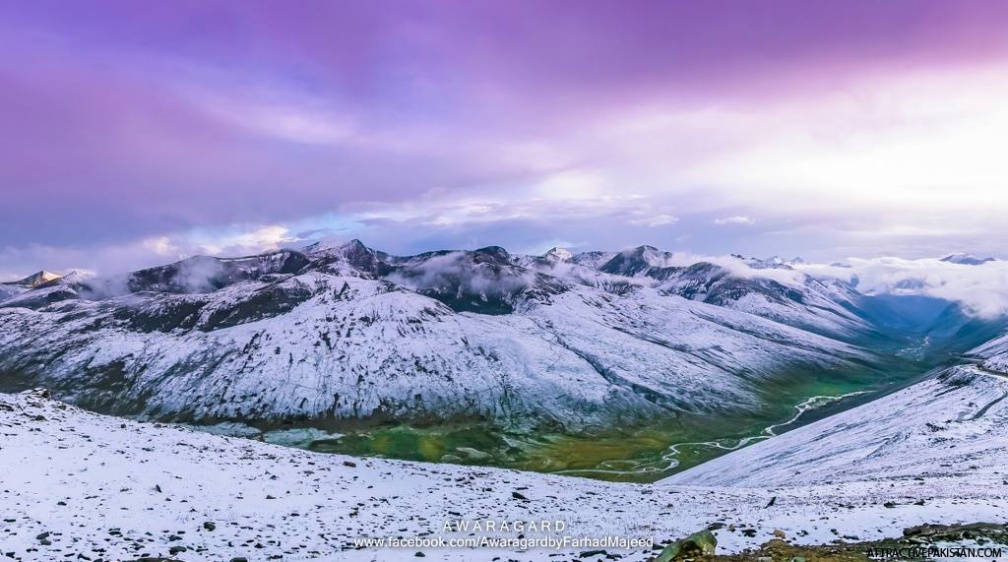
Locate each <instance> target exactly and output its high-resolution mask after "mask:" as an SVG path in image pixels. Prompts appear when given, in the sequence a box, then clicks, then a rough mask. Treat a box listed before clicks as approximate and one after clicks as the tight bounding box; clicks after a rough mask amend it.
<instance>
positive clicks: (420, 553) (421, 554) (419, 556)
mask: <svg viewBox="0 0 1008 562" xmlns="http://www.w3.org/2000/svg"><path fill="white" fill-rule="evenodd" d="M413 556H416V557H417V558H423V557H425V556H427V555H426V554H424V553H422V552H420V551H419V550H418V551H417V553H416V554H414V555H413Z"/></svg>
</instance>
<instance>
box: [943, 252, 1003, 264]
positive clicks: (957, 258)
mask: <svg viewBox="0 0 1008 562" xmlns="http://www.w3.org/2000/svg"><path fill="white" fill-rule="evenodd" d="M941 261H943V262H947V263H955V264H959V265H983V264H985V263H987V262H992V261H997V260H995V259H994V258H978V257H976V256H974V255H973V254H948V255H947V256H945V257H943V258H942V259H941Z"/></svg>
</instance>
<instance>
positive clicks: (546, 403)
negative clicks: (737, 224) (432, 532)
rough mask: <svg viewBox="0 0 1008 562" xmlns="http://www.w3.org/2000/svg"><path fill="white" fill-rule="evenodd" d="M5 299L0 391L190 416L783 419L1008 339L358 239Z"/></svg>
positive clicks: (531, 427)
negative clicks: (816, 400)
mask: <svg viewBox="0 0 1008 562" xmlns="http://www.w3.org/2000/svg"><path fill="white" fill-rule="evenodd" d="M4 288H5V289H4V290H5V291H6V293H5V294H0V390H2V391H7V392H11V391H20V390H24V389H27V388H32V387H38V386H44V387H47V388H49V389H51V391H52V392H53V393H54V394H55V395H56V396H57V397H59V398H61V399H65V400H68V401H70V402H73V403H75V404H77V405H80V406H83V407H85V408H88V409H91V410H95V411H99V412H103V413H112V414H117V415H128V416H136V417H140V418H144V419H154V420H165V421H178V422H187V423H197V424H211V423H219V422H228V421H241V422H244V423H263V424H277V423H284V424H295V425H310V426H323V425H324V426H325V427H328V428H330V429H332V428H335V429H341V428H345V427H356V426H381V425H383V424H389V423H408V424H414V425H418V426H421V425H424V424H428V425H429V424H432V423H446V422H467V421H470V422H480V423H489V424H493V425H494V426H497V427H502V428H507V429H508V430H509V431H517V432H533V431H543V430H546V429H548V430H549V431H554V432H561V433H565V434H578V433H584V432H593V431H594V432H597V431H607V430H627V429H632V428H635V427H645V426H648V425H649V424H654V423H656V422H659V421H661V420H668V419H673V420H675V419H680V418H682V417H683V416H686V417H690V416H692V417H697V416H699V417H711V418H718V417H725V416H733V415H738V414H744V415H757V416H759V415H765V416H769V417H770V418H773V416H779V415H781V414H782V413H784V414H786V413H787V411H788V410H789V409H790V408H792V407H794V406H795V405H796V404H797V403H798V402H801V401H802V400H804V399H806V398H809V397H810V396H812V395H814V394H816V393H817V389H820V388H822V387H824V385H825V386H827V387H829V388H833V389H837V388H840V389H844V390H845V391H862V390H866V389H872V390H879V389H884V388H888V387H891V386H893V385H899V384H902V383H903V382H905V381H908V380H910V379H911V378H913V377H914V376H917V375H919V374H921V373H923V372H925V371H927V370H928V369H930V368H931V367H933V366H935V365H937V364H940V363H941V362H943V361H947V360H948V359H949V358H951V357H954V356H956V355H957V354H959V353H962V352H963V351H965V350H968V349H971V348H973V347H975V346H977V345H980V344H982V343H983V342H985V341H988V340H990V339H992V338H994V337H996V336H998V335H1000V334H1002V333H1004V322H1003V321H1001V320H999V319H994V320H991V319H977V318H974V317H973V316H971V315H970V314H969V313H968V311H966V310H964V309H963V308H962V307H961V306H959V305H956V304H955V303H950V302H946V301H937V300H933V301H928V302H927V303H922V301H921V300H920V299H919V298H915V297H896V296H888V297H884V298H883V297H879V296H869V295H864V294H861V293H859V292H858V291H857V289H856V288H855V287H854V286H852V285H851V284H849V283H845V282H843V281H840V280H836V279H829V278H815V277H812V276H810V275H807V274H805V273H802V272H801V271H799V270H798V269H795V268H793V267H792V262H787V261H785V260H780V259H771V260H756V259H749V258H742V257H740V256H735V257H730V258H717V259H697V258H690V257H688V256H683V255H681V254H676V253H670V252H664V251H661V250H659V249H657V248H654V247H651V246H640V247H637V248H631V249H628V250H626V251H623V252H584V253H572V252H570V251H567V250H563V249H553V250H550V251H549V252H546V253H545V254H543V255H537V256H530V255H514V254H511V253H509V252H508V251H506V250H505V249H503V248H500V247H496V246H492V247H487V248H481V249H478V250H474V251H438V252H428V253H423V254H419V255H415V256H394V255H390V254H387V253H384V252H381V251H377V250H374V249H371V248H368V247H367V246H365V245H364V244H362V243H361V242H359V241H356V240H354V241H351V242H349V243H346V244H340V245H327V244H314V245H311V246H308V247H305V248H302V249H301V250H279V251H274V252H268V253H264V254H261V255H256V256H250V257H243V258H214V257H205V256H200V257H193V258H188V259H185V260H182V261H179V262H176V263H172V264H169V265H164V266H160V267H154V268H150V269H145V270H141V271H135V272H132V273H129V274H126V275H121V276H115V277H97V276H93V275H88V274H85V273H82V272H75V273H73V274H70V275H67V276H64V277H57V276H54V275H47V274H40V275H36V276H32V277H31V278H29V279H26V280H24V281H21V282H18V283H14V284H6V285H4ZM922 310H924V312H923V313H922V312H921V311H922ZM785 398H786V400H791V401H792V402H794V403H788V404H781V403H775V402H780V401H782V400H785Z"/></svg>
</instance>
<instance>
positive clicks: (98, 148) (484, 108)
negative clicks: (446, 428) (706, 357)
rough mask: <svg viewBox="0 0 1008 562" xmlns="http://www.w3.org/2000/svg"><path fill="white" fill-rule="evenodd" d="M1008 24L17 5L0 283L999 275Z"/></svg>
mask: <svg viewBox="0 0 1008 562" xmlns="http://www.w3.org/2000/svg"><path fill="white" fill-rule="evenodd" d="M1005 99H1008V2H1003V1H1000V0H992V1H979V0H956V1H952V0H947V1H940V2H936V1H929V0H913V1H904V0H888V1H886V2H867V1H864V2H861V1H850V0H819V1H816V2H808V1H807V0H755V1H753V0H705V1H704V2H696V1H689V2H681V1H675V0H661V1H642V0H611V1H597V0H549V1H518V2H515V1H505V0H499V1H491V0H465V1H461V0H460V1H429V0H408V1H395V0H375V1H369V2H353V1H350V2H332V1H328V0H326V1H318V2H315V1H311V0H295V1H280V0H276V1H255V0H242V1H237V0H235V1H229V2H220V1H215V0H193V1H190V0H172V1H163V0H152V1H150V2H142V3H141V2H134V1H129V0H124V1H102V0H93V1H89V2H63V1H50V0H30V1H29V0H23V1H10V0H0V276H13V275H23V274H28V273H31V272H33V271H37V270H40V269H49V270H54V271H62V270H66V269H69V268H86V269H92V270H97V271H100V272H105V273H113V272H119V271H125V270H128V269H133V268H138V267H142V266H148V265H155V264H160V263H165V262H168V261H173V260H175V259H178V258H181V257H185V256H190V255H196V254H213V255H241V254H248V253H254V252H259V251H262V250H268V249H273V248H277V247H296V246H299V245H302V244H307V243H309V242H312V241H314V240H317V239H320V238H325V239H335V240H340V239H350V238H359V239H361V240H363V241H364V242H365V243H367V244H368V245H370V246H372V247H376V248H379V249H382V250H385V251H389V252H392V253H398V254H409V253H415V252H419V251H426V250H431V249H442V248H477V247H481V246H487V245H501V246H504V247H506V248H508V249H510V250H512V251H515V252H524V253H533V252H536V253H538V252H542V251H545V250H547V249H548V248H550V247H553V246H565V247H571V248H574V249H589V248H591V249H607V250H615V249H621V248H625V247H630V246H636V245H640V244H651V245H654V246H657V247H660V248H663V249H667V250H681V251H691V252H699V253H709V254H727V253H742V254H745V255H756V256H769V255H781V256H786V257H792V256H802V257H804V258H805V259H811V260H821V261H824V262H829V261H831V260H836V259H843V258H848V257H851V256H857V257H861V258H866V259H867V258H878V257H882V256H899V257H902V258H920V257H926V256H938V255H942V254H944V253H947V252H955V251H969V252H973V253H977V254H982V255H994V256H1001V257H1006V256H1005V252H1004V250H1003V248H1004V247H1005V245H1006V242H1008V229H1005V228H1004V227H1003V223H1004V219H1003V217H1005V216H1008V190H1006V189H1005V187H1006V186H1005V183H1006V178H1008V158H1006V157H1005V156H1004V151H1005V150H1004V147H1006V146H1008V104H1005V103H1004V100H1005Z"/></svg>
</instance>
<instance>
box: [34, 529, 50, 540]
mask: <svg viewBox="0 0 1008 562" xmlns="http://www.w3.org/2000/svg"><path fill="white" fill-rule="evenodd" d="M48 538H49V531H46V532H44V533H39V534H38V535H37V536H36V537H35V540H39V541H41V540H44V539H48Z"/></svg>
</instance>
